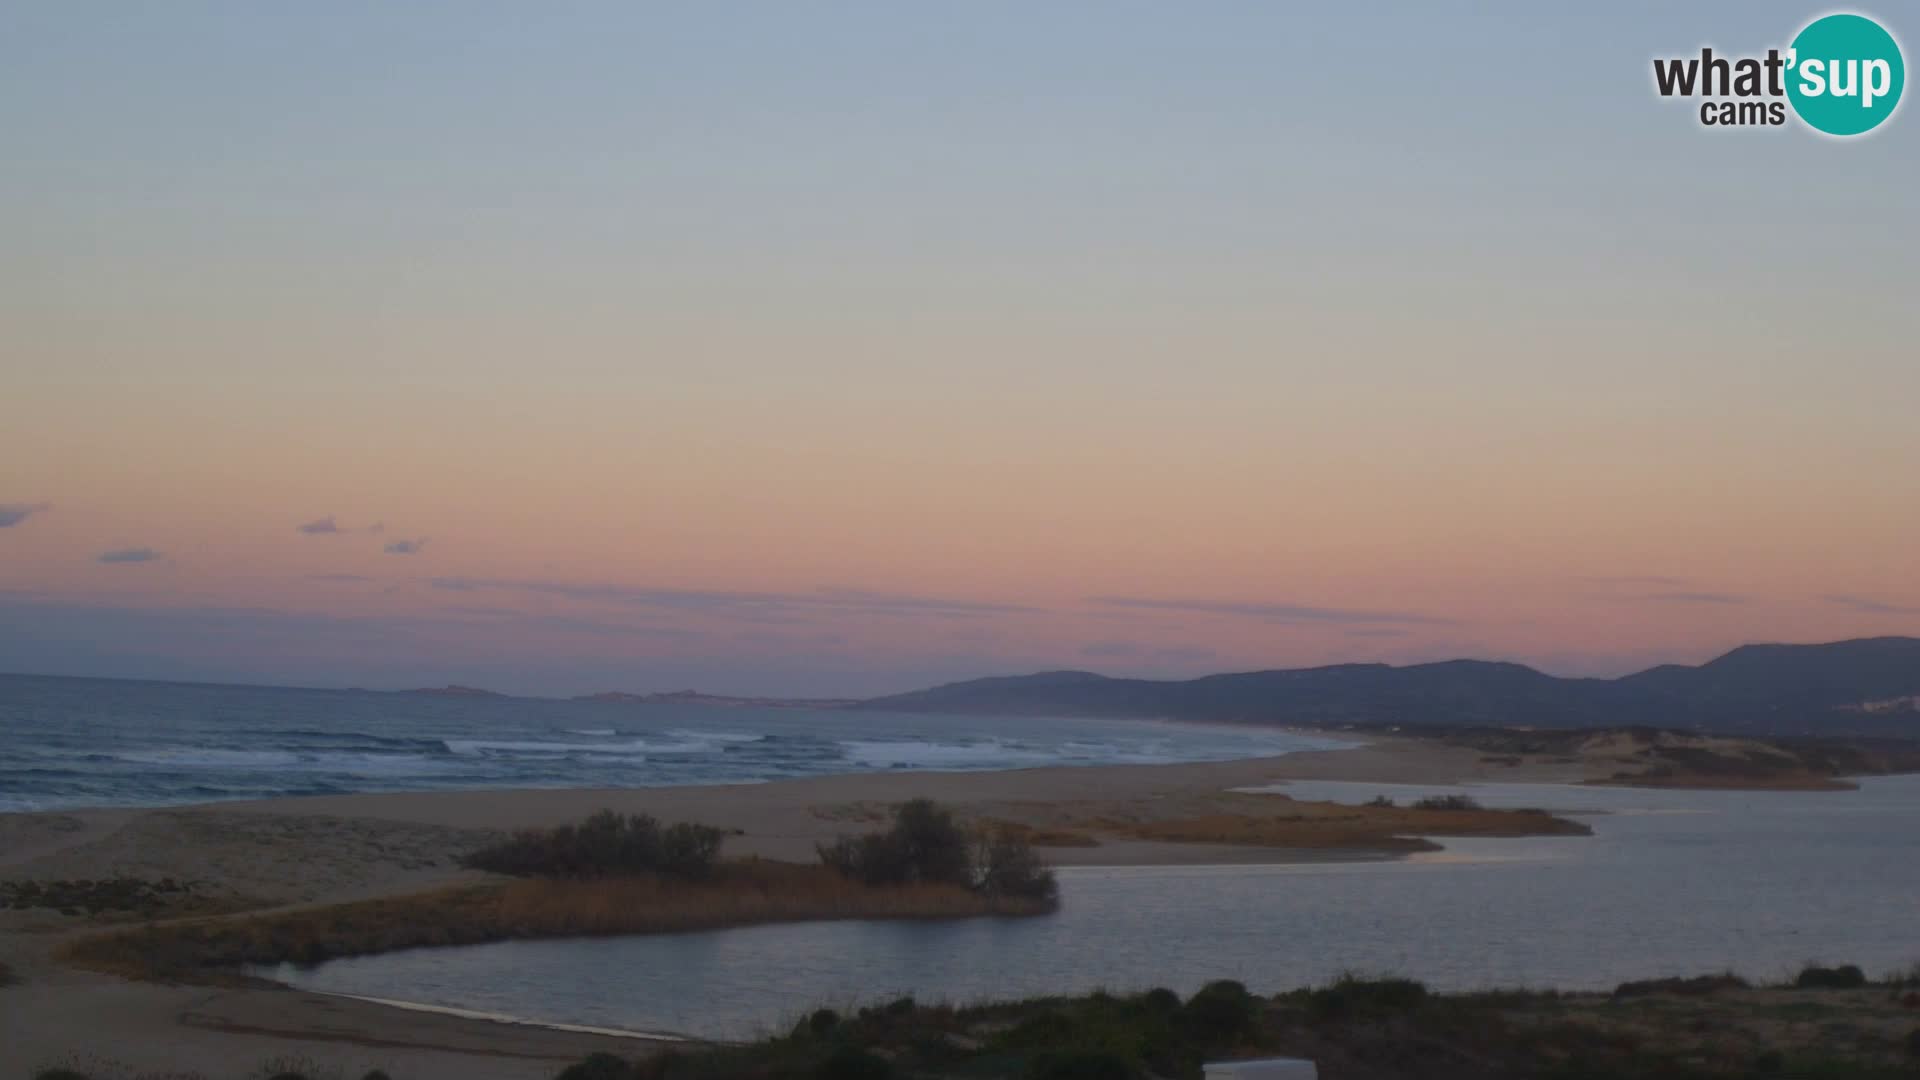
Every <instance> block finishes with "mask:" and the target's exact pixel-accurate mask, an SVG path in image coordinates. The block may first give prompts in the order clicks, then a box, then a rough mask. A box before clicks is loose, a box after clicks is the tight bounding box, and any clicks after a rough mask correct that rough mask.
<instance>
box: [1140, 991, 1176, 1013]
mask: <svg viewBox="0 0 1920 1080" xmlns="http://www.w3.org/2000/svg"><path fill="white" fill-rule="evenodd" d="M1140 1004H1141V1005H1143V1006H1145V1007H1146V1009H1147V1011H1149V1012H1156V1013H1170V1012H1175V1011H1177V1010H1178V1009H1179V1008H1180V995H1179V994H1176V993H1174V992H1173V991H1171V990H1169V989H1167V988H1166V987H1164V986H1158V987H1155V988H1154V989H1152V990H1149V991H1147V992H1146V993H1144V994H1141V995H1140Z"/></svg>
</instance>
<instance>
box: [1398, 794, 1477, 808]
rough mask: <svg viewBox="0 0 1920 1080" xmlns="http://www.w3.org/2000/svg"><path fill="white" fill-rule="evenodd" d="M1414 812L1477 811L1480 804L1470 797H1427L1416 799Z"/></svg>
mask: <svg viewBox="0 0 1920 1080" xmlns="http://www.w3.org/2000/svg"><path fill="white" fill-rule="evenodd" d="M1413 808H1414V809H1415V810H1478V809H1480V802H1479V800H1478V799H1475V798H1474V797H1473V796H1471V795H1429V796H1427V797H1426V798H1424V799H1416V800H1414V803H1413Z"/></svg>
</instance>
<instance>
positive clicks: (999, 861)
mask: <svg viewBox="0 0 1920 1080" xmlns="http://www.w3.org/2000/svg"><path fill="white" fill-rule="evenodd" d="M976 864H977V867H978V869H977V871H976V875H975V888H978V889H979V890H980V891H981V892H983V893H986V894H987V895H988V896H1013V897H1019V898H1021V899H1023V900H1044V901H1047V902H1048V903H1052V902H1054V901H1056V900H1058V899H1059V897H1060V883H1059V881H1057V880H1056V879H1055V878H1054V876H1053V871H1052V870H1050V869H1048V867H1047V864H1046V863H1045V862H1043V861H1041V859H1040V856H1039V855H1038V854H1037V853H1035V851H1034V850H1033V845H1032V844H1030V843H1028V842H1027V839H1026V837H1024V836H1022V835H1020V834H1019V833H1017V832H1015V831H1014V830H1012V829H994V830H992V831H991V832H989V833H987V834H986V835H984V836H982V837H981V838H980V843H979V846H978V849H977V852H976Z"/></svg>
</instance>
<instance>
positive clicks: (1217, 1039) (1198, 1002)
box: [1180, 979, 1260, 1048]
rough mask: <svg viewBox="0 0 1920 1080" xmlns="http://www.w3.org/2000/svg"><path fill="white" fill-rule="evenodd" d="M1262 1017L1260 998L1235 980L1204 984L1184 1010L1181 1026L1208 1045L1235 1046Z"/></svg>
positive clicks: (1215, 1046)
mask: <svg viewBox="0 0 1920 1080" xmlns="http://www.w3.org/2000/svg"><path fill="white" fill-rule="evenodd" d="M1259 1018H1260V1002H1259V999H1258V998H1255V997H1254V996H1253V995H1252V994H1250V993H1248V992H1247V988H1246V987H1245V986H1243V985H1242V984H1240V983H1237V982H1234V981H1233V980H1232V979H1222V980H1220V981H1219V982H1210V983H1208V984H1207V985H1205V986H1203V987H1201V988H1200V989H1199V990H1197V991H1195V992H1194V995H1193V996H1192V997H1190V998H1188V999H1187V1003H1186V1005H1184V1006H1182V1007H1181V1009H1180V1024H1181V1026H1182V1027H1183V1028H1185V1029H1186V1031H1187V1033H1188V1034H1189V1035H1190V1036H1191V1037H1192V1038H1193V1039H1194V1041H1196V1042H1198V1043H1200V1044H1201V1045H1202V1046H1205V1047H1208V1048H1219V1047H1226V1046H1231V1045H1233V1044H1234V1043H1235V1042H1238V1041H1239V1040H1240V1039H1242V1038H1244V1037H1245V1036H1246V1035H1247V1034H1248V1033H1249V1032H1251V1031H1252V1030H1253V1028H1254V1024H1255V1023H1256V1022H1257V1021H1258V1020H1259Z"/></svg>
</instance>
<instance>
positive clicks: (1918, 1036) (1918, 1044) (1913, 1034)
mask: <svg viewBox="0 0 1920 1080" xmlns="http://www.w3.org/2000/svg"><path fill="white" fill-rule="evenodd" d="M1907 1055H1908V1056H1909V1057H1917V1058H1920V1028H1914V1029H1913V1030H1912V1031H1909V1032H1907Z"/></svg>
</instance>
